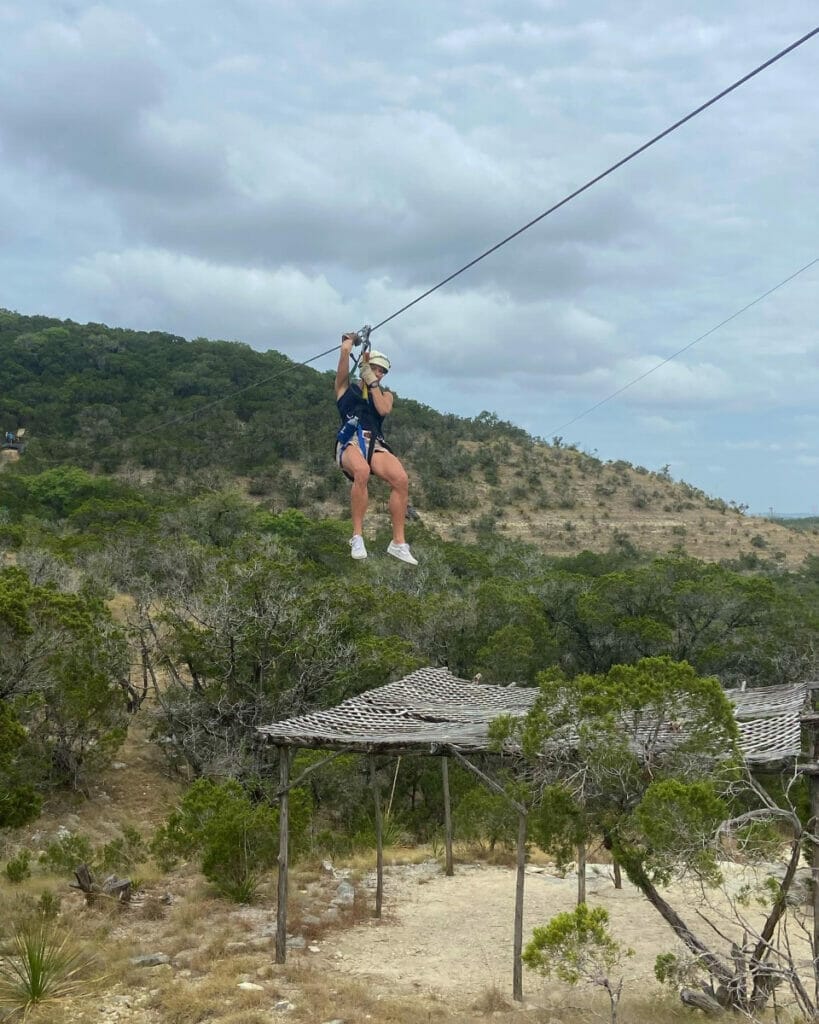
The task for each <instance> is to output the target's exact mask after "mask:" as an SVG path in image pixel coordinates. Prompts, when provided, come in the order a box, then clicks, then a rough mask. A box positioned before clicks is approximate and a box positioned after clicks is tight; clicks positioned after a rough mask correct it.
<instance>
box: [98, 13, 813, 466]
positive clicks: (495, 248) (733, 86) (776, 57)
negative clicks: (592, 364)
mask: <svg viewBox="0 0 819 1024" xmlns="http://www.w3.org/2000/svg"><path fill="white" fill-rule="evenodd" d="M817 34H819V25H817V26H816V28H814V29H812V30H811V31H810V32H807V33H806V34H805V35H803V36H802V37H801V38H800V39H797V40H796V41H795V42H793V43H791V44H790V46H786V47H785V49H784V50H780V51H779V52H778V53H776V54H774V56H773V57H770V58H769V59H768V60H766V61H765V62H764V63H762V64H760V65H759V66H758V67H756V68H754V69H753V71H749V72H748V74H746V75H743V76H742V78H738V79H737V80H736V81H735V82H734V83H733V84H731V85H729V86H728V87H727V88H726V89H723V90H722V91H721V92H719V93H717V94H716V95H715V96H712V97H711V99H710V100H707V101H706V102H705V103H702V104H701V105H700V106H699V107H697V108H696V109H695V110H692V111H691V112H690V113H688V114H686V115H685V117H682V118H680V119H679V120H678V121H675V122H674V124H672V125H670V127H668V128H666V129H665V130H664V131H662V132H660V133H659V134H658V135H655V136H654V137H653V138H652V139H649V140H648V142H644V143H643V145H642V146H639V147H638V148H637V149H635V150H632V152H631V153H629V154H628V155H627V156H624V157H623V158H622V159H621V160H618V161H617V163H615V164H612V165H611V166H610V167H608V168H607V169H606V170H605V171H603V172H602V173H600V174H598V175H596V177H594V178H591V179H590V180H589V181H587V182H586V184H585V185H581V186H580V188H577V189H575V190H574V192H572V193H570V194H569V195H567V196H566V197H565V198H564V199H561V200H560V202H558V203H555V204H554V206H550V207H549V209H548V210H544V211H543V213H541V214H539V215H538V216H537V217H535V218H533V219H532V220H530V221H529V222H528V223H527V224H524V225H523V227H521V228H518V230H517V231H513V232H512V234H511V235H507V236H506V238H504V239H502V240H501V241H500V242H497V243H496V244H495V245H493V246H492V247H491V248H489V249H487V250H486V251H485V252H482V253H481V254H480V255H479V256H476V257H475V258H474V259H473V260H470V261H469V263H465V264H464V266H462V267H461V268H460V269H459V270H456V271H455V272H454V273H452V274H450V275H449V276H448V277H445V278H444V279H443V281H439V282H438V284H436V285H433V287H432V288H428V289H427V290H426V291H425V292H423V293H422V294H421V295H419V296H417V297H416V298H414V299H413V300H412V301H411V302H408V303H406V304H405V305H403V306H402V307H401V308H400V309H397V310H396V311H395V312H394V313H391V314H390V315H389V316H388V317H386V318H385V319H384V320H381V321H379V322H378V323H377V324H376V325H375V326H374V327H371V328H370V333H372V331H376V330H378V328H379V327H383V326H384V324H388V323H389V322H390V321H391V320H395V318H396V317H398V316H400V315H401V314H402V313H405V312H406V311H407V310H408V309H410V308H412V306H415V305H417V304H418V303H419V302H421V301H422V300H423V299H425V298H427V296H428V295H432V293H433V292H436V291H438V289H439V288H443V287H444V285H445V284H449V282H450V281H453V280H454V279H455V278H456V277H459V276H460V275H461V274H463V273H464V272H465V271H467V270H469V269H470V268H471V267H474V266H475V264H476V263H480V262H481V260H484V259H486V257H487V256H491V255H492V253H494V252H497V251H498V249H500V248H502V247H503V246H504V245H506V244H507V243H508V242H511V241H512V240H513V239H515V238H517V237H518V236H519V235H522V234H523V233H524V231H528V230H529V228H531V227H534V225H535V224H538V223H540V221H542V220H544V218H546V217H548V216H549V214H551V213H554V212H555V210H559V209H560V208H561V206H565V205H566V204H567V203H569V202H571V201H572V200H573V199H575V198H577V196H579V195H581V193H583V192H586V191H587V190H588V189H590V188H591V187H592V186H593V185H596V184H597V182H599V181H602V180H603V178H606V177H608V175H610V174H612V173H613V172H614V171H616V170H617V169H618V168H620V167H622V166H623V165H624V164H627V163H628V162H629V161H630V160H633V159H634V158H635V157H636V156H639V154H640V153H643V152H645V151H646V150H647V149H648V148H649V147H651V146H653V145H654V144H655V143H657V142H659V141H660V140H661V139H664V138H665V137H666V136H667V135H670V134H671V133H672V132H674V131H676V130H677V128H680V127H681V126H682V125H684V124H685V123H686V122H687V121H690V120H691V119H692V118H694V117H696V116H697V115H698V114H701V113H702V112H703V111H704V110H707V109H708V107H711V106H713V105H714V104H715V103H717V102H718V101H719V100H721V99H723V97H725V96H727V95H728V94H729V93H731V92H733V91H734V90H735V89H738V88H739V87H740V86H741V85H744V84H745V83H746V82H748V81H750V79H752V78H754V77H755V76H756V75H758V74H759V73H760V72H762V71H764V70H765V69H766V68H769V67H770V66H771V65H772V64H775V63H776V62H777V61H778V60H781V59H782V58H783V57H785V56H786V55H787V54H789V53H791V52H792V51H793V50H795V49H797V47H799V46H801V45H802V44H803V43H806V42H807V41H808V40H809V39H812V38H813V36H815V35H817ZM783 283H785V282H783ZM777 287H779V285H777ZM752 304H753V303H752ZM740 312H741V311H740ZM338 348H339V346H338V345H334V346H333V347H332V348H328V349H325V350H324V352H319V353H318V355H315V356H311V357H310V358H309V359H304V360H302V361H301V362H294V363H292V365H291V366H287V367H285V368H284V369H283V370H280V371H279V372H278V373H274V374H271V376H269V377H263V378H262V379H261V380H257V381H254V382H253V383H252V384H248V385H246V386H245V387H242V388H237V389H236V390H234V391H231V392H229V393H227V394H225V395H222V396H221V397H220V398H216V399H214V400H213V401H212V402H208V403H207V404H205V405H200V406H199V407H198V408H197V409H195V410H194V411H192V412H190V413H185V414H183V415H181V416H177V417H175V418H174V419H171V420H165V421H163V422H162V423H159V424H156V425H155V426H153V427H148V428H147V429H146V430H141V431H136V432H135V433H133V434H132V435H131V437H145V436H147V435H149V434H153V433H157V432H159V431H160V430H165V429H166V428H167V427H172V426H175V425H176V424H177V423H183V422H185V421H186V420H189V419H193V418H194V417H195V416H198V415H199V414H200V413H203V412H207V411H208V410H209V409H213V408H215V407H216V406H217V405H221V404H222V402H225V401H227V400H228V399H229V398H234V397H235V396H237V395H241V394H244V393H245V392H247V391H250V390H252V389H253V388H258V387H262V386H263V385H265V384H271V383H272V382H273V381H275V380H278V379H279V378H280V377H283V376H284V375H285V374H286V373H289V372H290V371H291V370H292V369H293V368H294V367H296V366H309V365H310V363H314V362H316V360H317V359H323V358H324V356H327V355H330V354H331V353H332V352H335V351H337V350H338ZM670 358H673V357H670ZM627 386H630V385H627ZM610 397H614V396H610ZM607 400H608V399H605V400H604V401H607ZM589 411H591V410H589ZM581 415H585V414H581ZM558 429H560V428H558ZM108 447H112V448H113V447H114V445H110V446H105V447H103V448H102V449H100V450H101V451H106V450H107V449H108Z"/></svg>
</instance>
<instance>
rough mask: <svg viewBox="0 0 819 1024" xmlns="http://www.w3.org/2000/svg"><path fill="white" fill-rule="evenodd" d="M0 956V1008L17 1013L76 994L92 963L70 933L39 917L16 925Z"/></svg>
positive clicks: (85, 982) (0, 951) (91, 959)
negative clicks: (0, 957)
mask: <svg viewBox="0 0 819 1024" xmlns="http://www.w3.org/2000/svg"><path fill="white" fill-rule="evenodd" d="M0 956H2V960H0V1008H2V1009H4V1010H7V1011H9V1012H10V1013H21V1014H25V1013H27V1012H28V1010H30V1009H31V1008H32V1007H33V1006H34V1005H35V1004H37V1003H42V1002H44V1001H46V1000H49V999H60V998H62V997H63V996H68V995H72V994H74V993H76V992H78V991H80V990H81V989H82V988H83V987H85V986H86V985H88V983H89V982H88V978H87V971H88V969H89V968H90V966H91V965H92V963H93V957H92V956H90V955H88V954H87V953H85V952H84V951H83V950H82V949H81V948H80V947H79V946H78V945H77V944H76V942H75V941H74V939H73V937H72V936H71V934H70V933H68V932H64V931H61V930H60V929H59V928H58V927H57V926H56V925H55V923H54V921H52V920H49V919H48V918H45V917H40V916H37V917H34V918H30V919H27V920H25V921H22V922H20V923H19V924H17V925H16V926H15V928H14V931H13V933H12V935H11V937H10V938H9V939H8V940H7V941H6V942H4V943H3V945H2V949H0Z"/></svg>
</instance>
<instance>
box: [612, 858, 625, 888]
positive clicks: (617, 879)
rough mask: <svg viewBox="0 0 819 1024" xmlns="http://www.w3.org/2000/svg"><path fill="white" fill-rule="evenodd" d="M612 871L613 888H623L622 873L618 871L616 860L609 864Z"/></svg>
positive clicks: (618, 865) (618, 863)
mask: <svg viewBox="0 0 819 1024" xmlns="http://www.w3.org/2000/svg"><path fill="white" fill-rule="evenodd" d="M611 866H612V869H613V871H614V888H615V889H622V888H623V873H622V871H621V870H620V861H619V860H617V859H616V858H615V859H614V860H613V861H612V862H611Z"/></svg>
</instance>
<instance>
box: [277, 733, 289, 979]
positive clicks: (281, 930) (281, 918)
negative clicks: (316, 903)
mask: <svg viewBox="0 0 819 1024" xmlns="http://www.w3.org/2000/svg"><path fill="white" fill-rule="evenodd" d="M289 778H290V748H289V747H279V789H280V791H281V799H280V800H279V891H278V901H279V902H278V905H277V907H276V963H277V964H283V963H285V962H286V960H287V874H288V870H289V863H288V856H287V853H288V848H289V846H290V821H289V817H290V792H289V787H288V781H289Z"/></svg>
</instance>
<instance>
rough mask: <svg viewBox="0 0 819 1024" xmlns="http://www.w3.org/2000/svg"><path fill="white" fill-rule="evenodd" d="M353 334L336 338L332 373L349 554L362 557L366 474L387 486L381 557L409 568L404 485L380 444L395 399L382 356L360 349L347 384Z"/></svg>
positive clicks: (383, 444)
mask: <svg viewBox="0 0 819 1024" xmlns="http://www.w3.org/2000/svg"><path fill="white" fill-rule="evenodd" d="M361 340H362V339H361V338H360V337H359V335H358V334H356V333H355V332H350V333H349V334H345V335H343V336H342V338H341V352H340V354H339V357H338V369H337V370H336V382H335V390H336V405H337V406H338V411H339V415H340V416H341V429H340V430H339V432H338V435H337V437H336V462H337V463H338V465H339V466H340V467H341V470H342V472H343V473H344V475H345V476H346V477H347V478H348V479H349V480H351V481H352V484H353V486H352V489H351V492H350V509H351V513H352V520H353V536H352V538H351V540H350V554H351V555H352V557H353V558H355V559H357V560H359V559H363V558H366V557H367V548H366V546H365V544H364V516H365V515H366V512H367V504H368V500H369V491H368V487H369V482H370V474H371V473H375V475H376V476H377V477H378V478H379V479H380V480H383V481H384V482H385V483H387V484H389V487H390V502H389V509H390V518H391V519H392V540H391V541H390V543H389V546H388V547H387V554H388V555H392V556H393V558H397V559H399V561H401V562H407V563H408V564H409V565H418V560H417V559H416V558H414V557H413V555H412V552H411V551H410V547H409V544H407V542H406V539H405V537H404V523H405V521H406V517H407V507H408V505H409V480H408V478H407V472H406V470H405V469H404V467H403V466H402V465H401V462H400V460H399V459H398V458H397V457H396V456H395V455H394V454H393V452H392V451H391V449H390V447H389V445H388V444H387V442H386V441H385V440H384V434H383V424H384V419H385V418H386V417H387V416H389V414H390V413H391V412H392V408H393V403H394V401H395V397H394V395H393V394H392V392H391V391H388V390H387V389H386V388H384V386H383V384H382V381H383V380H384V377H386V375H387V373H388V372H389V369H390V361H389V359H387V357H386V356H385V355H384V354H383V352H376V351H374V350H372V351H371V350H365V351H364V353H363V355H362V356H361V359H360V361H359V362H358V363H356V362H354V363H353V366H354V367H355V366H358V379H357V380H352V381H351V379H350V357H351V355H352V351H353V346H354V345H357V344H360V343H361Z"/></svg>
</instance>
